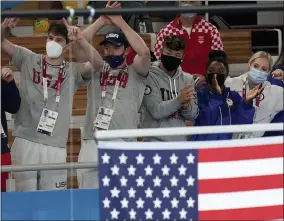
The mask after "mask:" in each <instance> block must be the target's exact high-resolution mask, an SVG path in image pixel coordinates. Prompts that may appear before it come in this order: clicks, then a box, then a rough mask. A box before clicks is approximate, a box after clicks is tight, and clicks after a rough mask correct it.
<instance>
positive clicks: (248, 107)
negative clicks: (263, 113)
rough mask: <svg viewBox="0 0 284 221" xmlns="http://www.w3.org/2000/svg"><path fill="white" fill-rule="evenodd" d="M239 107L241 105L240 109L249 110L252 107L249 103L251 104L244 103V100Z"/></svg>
mask: <svg viewBox="0 0 284 221" xmlns="http://www.w3.org/2000/svg"><path fill="white" fill-rule="evenodd" d="M241 105H242V107H243V108H244V109H250V108H252V107H253V105H252V103H251V104H248V103H246V102H245V101H244V100H242V102H241Z"/></svg>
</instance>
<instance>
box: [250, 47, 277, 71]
mask: <svg viewBox="0 0 284 221" xmlns="http://www.w3.org/2000/svg"><path fill="white" fill-rule="evenodd" d="M257 58H266V59H267V60H268V63H269V70H271V69H272V66H273V63H274V62H273V58H272V56H271V55H270V54H269V53H267V52H265V51H258V52H256V53H254V54H253V55H252V56H251V58H250V59H249V62H248V63H249V65H251V64H252V62H254V60H255V59H257Z"/></svg>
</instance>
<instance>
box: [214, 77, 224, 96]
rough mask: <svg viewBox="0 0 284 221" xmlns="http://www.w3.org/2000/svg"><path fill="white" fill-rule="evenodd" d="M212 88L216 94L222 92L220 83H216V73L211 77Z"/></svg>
mask: <svg viewBox="0 0 284 221" xmlns="http://www.w3.org/2000/svg"><path fill="white" fill-rule="evenodd" d="M212 89H213V90H214V91H215V92H216V93H217V94H222V89H221V87H220V85H219V84H218V81H217V74H214V76H213V79H212Z"/></svg>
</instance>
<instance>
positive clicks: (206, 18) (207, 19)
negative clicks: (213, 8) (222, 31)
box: [205, 0, 209, 21]
mask: <svg viewBox="0 0 284 221" xmlns="http://www.w3.org/2000/svg"><path fill="white" fill-rule="evenodd" d="M208 3H209V1H208V0H206V1H205V5H206V6H207V5H208ZM205 20H206V21H209V13H208V12H206V13H205Z"/></svg>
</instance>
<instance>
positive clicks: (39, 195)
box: [1, 190, 99, 220]
mask: <svg viewBox="0 0 284 221" xmlns="http://www.w3.org/2000/svg"><path fill="white" fill-rule="evenodd" d="M1 198H2V199H1V201H2V202H1V204H2V205H1V207H2V211H1V213H2V214H1V218H2V220H99V192H98V190H62V191H38V192H9V193H2V194H1Z"/></svg>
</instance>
